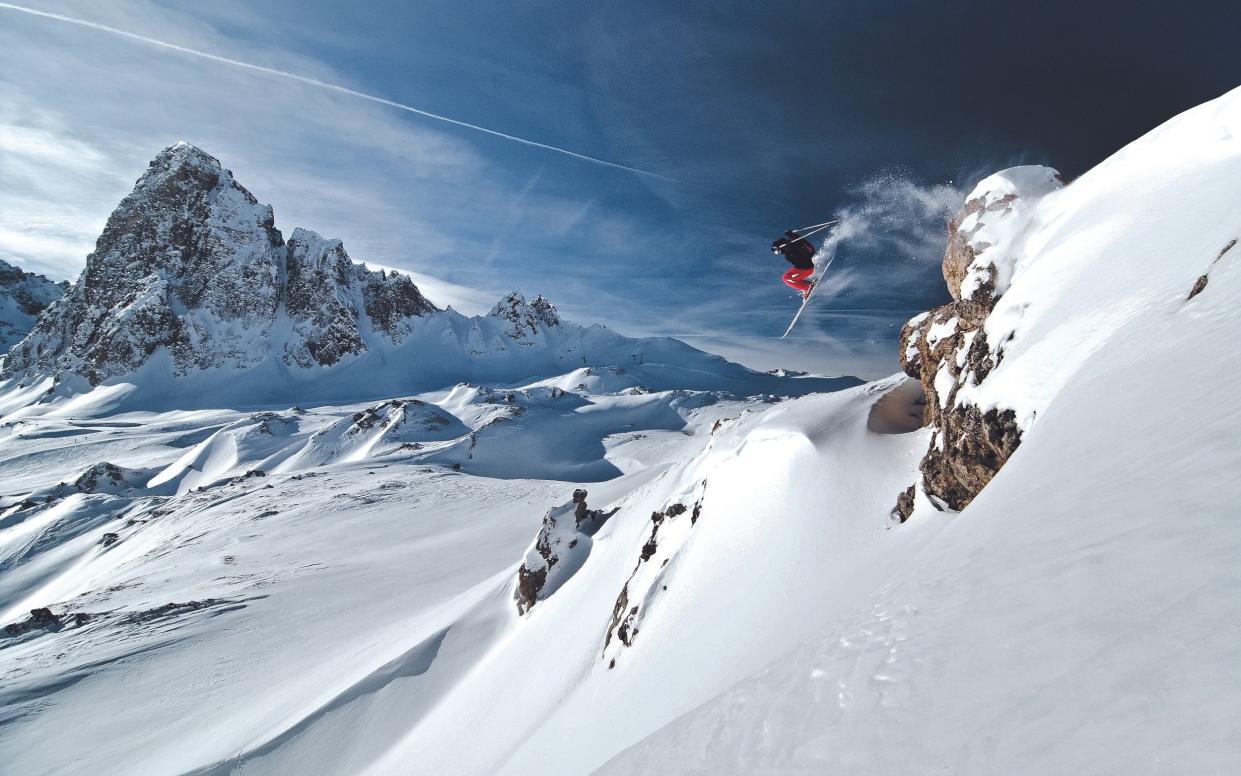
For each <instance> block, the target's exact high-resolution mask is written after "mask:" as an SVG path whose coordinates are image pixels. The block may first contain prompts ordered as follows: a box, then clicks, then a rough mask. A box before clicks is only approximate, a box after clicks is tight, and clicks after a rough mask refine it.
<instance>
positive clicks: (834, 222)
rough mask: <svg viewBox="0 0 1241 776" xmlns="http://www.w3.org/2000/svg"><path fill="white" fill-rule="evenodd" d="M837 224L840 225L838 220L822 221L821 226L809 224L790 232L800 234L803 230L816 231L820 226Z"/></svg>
mask: <svg viewBox="0 0 1241 776" xmlns="http://www.w3.org/2000/svg"><path fill="white" fill-rule="evenodd" d="M838 223H840V219H839V218H837V219H836V220H835V221H824V222H823V223H821V224H811V225H810V226H799V227H797V228H796V229H793V230H791V231H794V232H800V231H801V230H803V229H817V228H818V227H820V226H831V225H832V224H838Z"/></svg>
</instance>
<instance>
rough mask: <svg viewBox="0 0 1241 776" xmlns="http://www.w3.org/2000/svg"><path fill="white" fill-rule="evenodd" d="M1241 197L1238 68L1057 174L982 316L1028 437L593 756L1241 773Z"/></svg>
mask: <svg viewBox="0 0 1241 776" xmlns="http://www.w3.org/2000/svg"><path fill="white" fill-rule="evenodd" d="M1239 203H1241V91H1234V92H1231V93H1229V94H1228V95H1225V96H1224V97H1222V98H1220V99H1218V100H1216V101H1214V102H1211V103H1208V104H1206V105H1203V106H1200V107H1198V108H1196V109H1194V110H1191V111H1189V112H1187V113H1186V114H1184V115H1181V116H1179V117H1177V118H1175V119H1173V120H1172V121H1169V122H1168V123H1167V124H1165V125H1164V126H1162V127H1160V128H1158V129H1156V130H1155V131H1153V132H1151V133H1150V134H1149V135H1147V136H1146V137H1144V138H1142V139H1140V140H1138V141H1136V142H1134V143H1133V144H1131V145H1130V146H1128V147H1126V148H1124V149H1123V150H1121V151H1120V152H1119V153H1117V154H1115V155H1114V156H1113V157H1111V158H1110V159H1108V160H1107V161H1105V162H1104V163H1103V164H1101V165H1099V167H1097V168H1096V169H1094V170H1092V171H1091V172H1090V173H1088V174H1086V175H1084V176H1082V177H1081V178H1079V179H1078V180H1076V181H1074V182H1073V183H1072V184H1071V185H1069V186H1067V187H1066V188H1064V189H1063V190H1061V191H1058V192H1055V193H1051V194H1048V195H1046V196H1045V197H1043V198H1042V199H1041V200H1040V201H1039V203H1038V205H1037V207H1036V209H1035V210H1034V212H1032V213H1030V214H1029V225H1028V228H1027V229H1025V231H1024V233H1022V234H1020V235H1016V238H1017V239H1019V240H1020V245H1019V246H1018V247H1017V248H1015V249H1014V250H1013V252H1012V253H1011V254H1010V256H1011V258H1012V261H1011V263H1010V265H1009V266H1008V267H1007V268H1006V269H1005V272H1009V273H1011V275H1010V277H1011V287H1010V288H1008V290H1007V292H1006V293H1005V295H1004V296H1003V297H1002V298H1001V299H1000V301H999V303H998V305H997V307H996V310H995V311H994V312H993V313H992V315H991V316H990V317H989V319H988V321H987V335H988V338H989V339H992V340H993V341H997V340H1002V339H1004V338H1006V337H1007V336H1008V335H1009V334H1011V336H1012V340H1011V345H1010V347H1009V348H1008V349H1007V351H1006V355H1005V357H1004V360H1003V361H1002V362H1001V364H1000V365H999V367H998V368H997V369H996V370H995V371H994V372H993V373H992V375H990V376H989V377H988V378H987V381H986V383H985V388H983V389H982V392H983V401H985V402H991V403H992V406H997V405H998V406H1005V407H1016V408H1017V409H1018V410H1019V412H1018V415H1019V416H1020V417H1022V419H1023V422H1025V423H1027V424H1028V426H1027V432H1026V435H1025V440H1024V442H1023V443H1022V445H1021V447H1020V448H1019V449H1018V450H1017V452H1016V453H1015V455H1014V456H1013V458H1012V459H1011V460H1010V461H1009V462H1008V464H1007V465H1006V466H1005V467H1004V469H1003V470H1001V472H1000V473H999V475H998V476H997V477H996V478H995V479H994V480H993V481H992V482H991V483H990V485H988V486H987V488H986V489H985V490H983V491H982V493H981V494H980V495H979V496H978V497H977V498H976V499H975V500H974V501H973V502H972V503H971V504H970V505H969V507H968V508H967V509H966V510H965V511H964V512H963V513H961V514H959V515H956V516H952V517H949V516H947V515H946V514H942V513H936V512H934V511H933V510H928V509H927V508H926V506H925V505H921V506H920V507H919V508H918V509H917V510H916V511H915V512H914V515H913V517H912V518H911V519H910V521H909V522H908V523H906V524H904V525H903V526H902V527H901V529H900V531H899V532H896V534H895V535H894V536H893V538H892V540H891V541H890V542H884V546H883V547H882V549H881V550H880V551H878V552H876V553H875V554H874V555H873V556H872V558H870V559H869V560H868V561H867V565H869V566H872V567H873V568H874V569H876V570H879V571H877V573H876V576H875V577H873V578H871V579H862V578H854V579H851V580H842V581H841V583H840V584H839V586H838V587H837V590H836V594H835V595H833V596H831V599H830V600H826V601H824V603H823V609H824V610H832V611H833V616H832V618H831V623H830V624H829V625H827V626H826V627H823V628H821V629H820V630H819V631H818V632H817V634H816V635H815V636H814V637H812V638H810V639H807V640H806V641H805V642H804V643H803V644H802V645H801V646H799V647H798V648H797V649H795V650H792V651H790V652H788V653H786V654H784V655H782V656H780V657H779V658H777V659H775V660H774V661H773V662H772V663H771V664H770V665H769V666H768V667H767V668H766V669H764V670H763V671H762V672H760V673H757V674H755V675H754V676H752V677H750V678H748V679H746V680H744V681H742V682H739V683H738V684H737V685H736V686H735V687H733V688H732V689H731V690H730V691H729V692H727V693H725V694H723V695H721V696H720V697H718V698H716V699H713V700H712V701H710V702H708V703H706V704H703V705H701V706H699V707H697V708H696V709H694V710H693V711H692V712H690V713H688V714H685V715H684V716H682V717H681V718H680V719H678V720H677V721H676V722H675V723H673V724H671V725H667V726H665V727H664V728H663V729H662V730H660V731H659V732H658V733H656V734H654V735H651V736H648V737H646V738H645V739H644V740H643V741H641V742H640V743H638V744H636V745H634V746H632V747H631V748H630V749H629V750H627V751H626V752H624V753H622V754H620V755H618V756H616V757H615V758H613V759H612V760H611V761H610V762H609V763H608V765H607V766H606V767H604V768H602V769H600V772H601V773H608V774H620V773H635V774H636V773H642V774H660V773H669V774H671V773H678V774H679V773H703V774H706V773H711V774H723V773H737V774H743V773H803V772H805V773H822V772H834V771H836V770H839V771H841V772H860V773H904V772H909V771H910V769H913V770H914V771H915V772H945V773H978V774H985V773H1115V774H1130V773H1167V774H1184V773H1201V774H1214V773H1236V772H1238V771H1239V770H1241V728H1238V726H1237V724H1236V719H1237V718H1238V714H1239V713H1241V641H1239V640H1238V639H1237V633H1238V632H1239V629H1241V608H1239V606H1238V604H1239V602H1241V566H1239V565H1238V564H1237V558H1238V557H1241V523H1239V522H1238V520H1237V515H1238V512H1237V504H1238V503H1239V501H1241V406H1239V405H1238V403H1237V402H1235V401H1233V400H1232V396H1233V395H1234V394H1235V386H1236V384H1237V380H1238V378H1241V370H1239V369H1238V366H1237V360H1236V353H1237V339H1236V338H1237V332H1238V331H1241V306H1239V305H1238V300H1241V255H1238V254H1237V253H1236V248H1235V243H1236V241H1237V239H1238V238H1239V237H1241V210H1238V204H1239ZM1203 278H1206V280H1205V281H1204V280H1203ZM1191 294H1192V298H1189V297H1190V296H1191Z"/></svg>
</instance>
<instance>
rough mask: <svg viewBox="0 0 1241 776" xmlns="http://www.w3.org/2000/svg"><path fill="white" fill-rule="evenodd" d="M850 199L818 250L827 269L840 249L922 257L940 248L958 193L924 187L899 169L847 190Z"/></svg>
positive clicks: (959, 198)
mask: <svg viewBox="0 0 1241 776" xmlns="http://www.w3.org/2000/svg"><path fill="white" fill-rule="evenodd" d="M849 194H850V196H851V201H850V202H849V204H847V205H845V206H844V207H843V208H841V209H840V210H839V211H837V213H836V215H835V218H837V219H839V221H840V223H838V224H836V226H835V228H833V229H832V231H831V233H830V235H829V236H828V238H827V239H826V240H824V242H823V246H822V247H821V248H820V249H819V254H818V264H819V266H821V267H827V266H828V265H830V264H831V263H832V261H834V260H835V259H836V255H837V253H838V252H839V250H840V249H841V248H842V247H846V246H847V247H848V248H849V250H850V251H851V252H855V253H866V254H870V255H885V256H891V257H893V258H896V257H900V258H909V259H917V260H924V259H930V258H933V257H935V255H936V254H937V253H938V252H941V251H942V250H943V246H944V230H945V224H946V223H947V221H948V219H949V218H950V217H951V216H952V214H953V213H955V212H956V211H957V209H958V208H960V206H961V202H962V200H963V199H964V193H963V192H962V191H960V190H959V189H957V188H956V187H955V186H953V185H952V184H950V183H943V184H937V185H931V186H928V185H924V184H921V183H918V182H916V181H914V180H913V179H912V178H910V177H909V176H908V175H906V174H903V173H892V172H888V173H882V174H880V175H876V176H875V177H872V178H870V179H868V180H867V181H865V182H864V183H862V184H861V185H859V186H857V187H855V188H853V189H851V190H850V191H849Z"/></svg>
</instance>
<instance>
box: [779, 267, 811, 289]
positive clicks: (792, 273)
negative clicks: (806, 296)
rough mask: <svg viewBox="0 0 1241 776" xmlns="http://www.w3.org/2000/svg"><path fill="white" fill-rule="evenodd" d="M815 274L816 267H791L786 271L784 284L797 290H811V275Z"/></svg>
mask: <svg viewBox="0 0 1241 776" xmlns="http://www.w3.org/2000/svg"><path fill="white" fill-rule="evenodd" d="M813 274H814V267H789V269H788V271H787V272H785V273H784V284H785V285H786V286H788V287H790V288H793V289H795V290H797V291H809V290H810V283H809V282H808V281H809V279H810V276H811V275H813Z"/></svg>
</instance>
